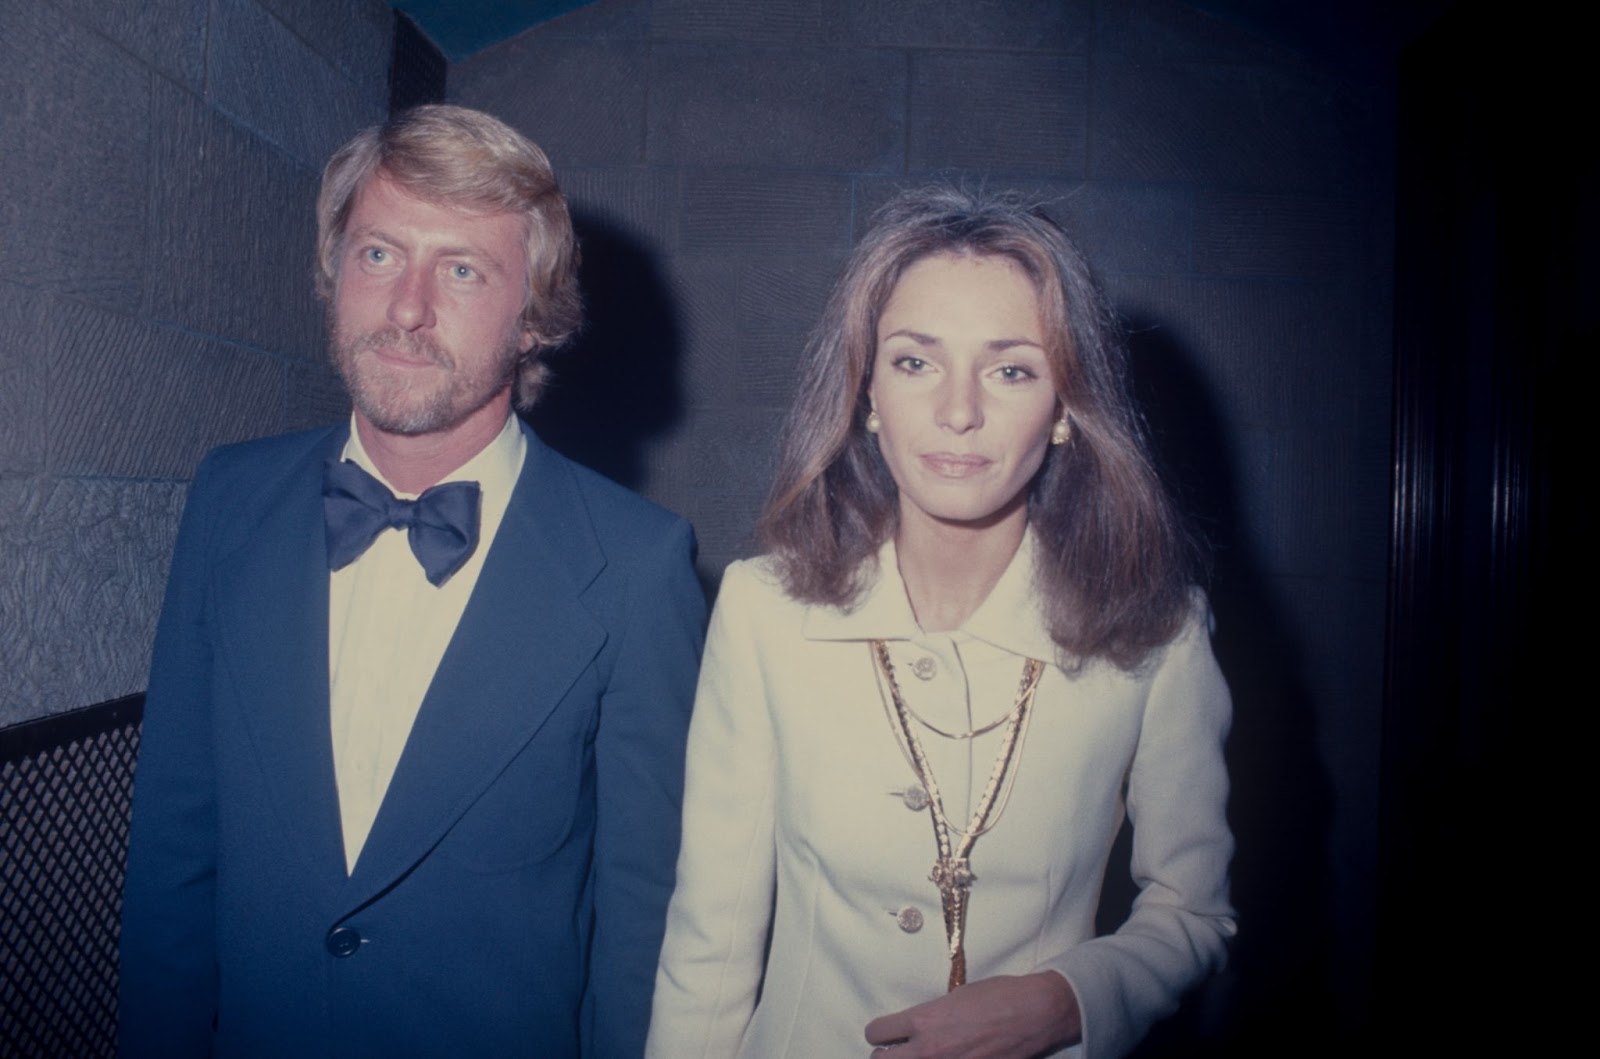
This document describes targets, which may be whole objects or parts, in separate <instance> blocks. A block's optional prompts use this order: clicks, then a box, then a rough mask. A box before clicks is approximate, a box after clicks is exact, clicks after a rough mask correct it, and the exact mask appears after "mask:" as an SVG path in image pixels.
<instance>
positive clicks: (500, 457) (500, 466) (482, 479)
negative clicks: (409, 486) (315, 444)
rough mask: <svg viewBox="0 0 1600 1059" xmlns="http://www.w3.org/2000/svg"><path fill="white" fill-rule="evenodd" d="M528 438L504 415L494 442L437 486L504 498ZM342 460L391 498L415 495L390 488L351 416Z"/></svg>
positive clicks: (517, 471) (512, 485) (513, 482)
mask: <svg viewBox="0 0 1600 1059" xmlns="http://www.w3.org/2000/svg"><path fill="white" fill-rule="evenodd" d="M527 449H528V439H527V438H525V437H523V436H522V429H521V427H519V426H518V424H517V417H516V416H514V415H508V416H506V423H505V426H503V427H501V428H500V433H498V434H496V435H495V436H494V440H493V441H491V442H489V444H487V445H485V446H484V447H483V448H482V449H479V450H478V454H477V455H476V456H474V457H472V459H470V460H468V461H467V462H466V463H463V464H462V465H461V466H460V467H457V468H456V469H455V470H453V471H451V472H450V473H449V474H447V475H445V476H444V477H443V478H441V479H440V480H439V483H438V484H441V485H442V484H444V483H445V482H477V483H478V487H479V488H480V489H482V490H483V493H484V496H485V497H488V496H500V497H507V496H510V495H511V490H512V489H513V488H515V486H516V484H517V476H518V475H519V474H520V473H521V472H522V461H523V458H524V456H525V455H526V453H527ZM341 458H342V459H346V460H350V461H351V462H352V463H354V464H356V466H358V467H360V468H361V469H362V470H364V471H366V472H367V473H368V474H370V475H372V476H373V477H374V478H376V479H377V480H378V481H380V482H382V483H383V484H384V485H385V486H387V487H388V489H389V491H390V492H392V493H394V495H395V496H397V497H400V498H402V499H406V500H414V499H416V497H417V494H416V493H403V492H401V491H400V490H398V489H396V488H395V487H394V483H392V482H390V481H389V479H387V478H385V477H384V476H383V472H382V471H380V470H378V466H377V464H375V463H373V462H372V457H371V456H369V455H367V450H366V448H365V447H364V446H362V444H361V433H360V432H359V431H358V430H356V419H355V416H354V414H352V415H351V416H350V439H349V440H348V441H346V442H345V443H344V452H343V453H342V454H341Z"/></svg>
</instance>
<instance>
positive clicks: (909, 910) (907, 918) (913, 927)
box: [894, 905, 922, 934]
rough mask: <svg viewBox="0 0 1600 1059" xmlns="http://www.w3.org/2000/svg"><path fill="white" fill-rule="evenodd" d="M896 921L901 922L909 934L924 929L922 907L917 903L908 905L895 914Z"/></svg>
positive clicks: (901, 927)
mask: <svg viewBox="0 0 1600 1059" xmlns="http://www.w3.org/2000/svg"><path fill="white" fill-rule="evenodd" d="M894 918H895V922H896V923H898V924H900V929H901V930H903V931H905V932H906V933H907V934H915V933H916V932H917V931H919V930H921V929H922V909H920V908H918V907H917V906H916V905H906V906H905V907H904V908H902V909H901V910H900V911H898V912H896V913H895V914H894Z"/></svg>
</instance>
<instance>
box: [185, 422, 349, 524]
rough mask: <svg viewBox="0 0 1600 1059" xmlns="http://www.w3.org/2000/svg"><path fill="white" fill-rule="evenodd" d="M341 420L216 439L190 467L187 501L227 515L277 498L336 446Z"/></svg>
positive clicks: (313, 471) (251, 508)
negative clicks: (192, 474)
mask: <svg viewBox="0 0 1600 1059" xmlns="http://www.w3.org/2000/svg"><path fill="white" fill-rule="evenodd" d="M345 431H346V427H345V426H344V424H336V425H334V426H326V427H318V428H316V429H314V430H301V431H296V432H294V433H292V434H277V435H273V436H271V437H265V438H256V439H254V440H252V441H238V442H233V443H232V444H228V445H221V446H218V447H217V448H214V449H212V450H211V451H210V452H209V453H207V454H206V458H205V459H204V460H202V461H201V462H200V467H199V469H198V470H197V471H196V472H195V477H194V484H193V485H192V486H191V488H190V491H189V504H190V505H191V506H196V505H198V506H200V507H201V508H203V509H204V510H208V511H216V512H217V513H218V514H219V515H220V516H223V517H227V516H228V514H229V513H230V512H231V513H232V514H234V515H242V514H243V513H244V512H245V511H247V510H254V509H256V508H259V507H263V506H268V507H270V506H271V505H273V504H275V503H277V502H279V501H280V500H281V499H282V497H283V495H284V492H283V491H284V490H285V489H293V488H294V487H296V486H297V485H299V484H301V483H303V482H304V481H305V480H306V475H308V474H312V473H315V472H317V471H318V470H319V469H320V467H321V464H322V461H323V459H325V458H326V454H327V453H329V452H331V451H335V450H336V449H335V447H336V445H337V442H338V440H339V438H340V437H342V436H344V434H345Z"/></svg>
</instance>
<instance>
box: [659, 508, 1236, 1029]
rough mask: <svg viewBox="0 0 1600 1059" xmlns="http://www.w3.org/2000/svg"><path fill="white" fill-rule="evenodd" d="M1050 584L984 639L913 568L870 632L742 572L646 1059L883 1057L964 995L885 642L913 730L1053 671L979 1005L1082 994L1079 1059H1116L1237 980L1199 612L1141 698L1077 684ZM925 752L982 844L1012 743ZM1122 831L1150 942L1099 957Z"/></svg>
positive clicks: (1156, 660)
mask: <svg viewBox="0 0 1600 1059" xmlns="http://www.w3.org/2000/svg"><path fill="white" fill-rule="evenodd" d="M1032 582H1033V562H1032V538H1031V536H1030V537H1029V538H1027V539H1026V540H1025V541H1024V543H1023V547H1022V548H1021V549H1019V551H1018V553H1017V558H1016V559H1014V560H1013V561H1012V563H1011V565H1010V566H1009V567H1008V568H1007V570H1006V572H1005V574H1004V575H1003V576H1002V578H1001V580H1000V582H999V583H998V584H997V585H996V586H995V589H994V591H993V592H992V593H991V594H990V596H989V598H988V600H986V601H985V602H984V604H983V605H982V606H981V607H980V608H979V609H978V610H977V612H975V613H974V614H973V615H972V617H971V618H970V619H969V620H968V621H967V622H966V624H965V625H964V626H963V627H962V629H961V630H959V631H958V632H956V633H954V634H933V635H930V634H927V633H924V632H922V631H921V629H920V628H919V627H918V625H917V623H916V620H915V618H914V617H913V615H912V612H911V608H910V605H909V603H908V602H907V599H906V594H905V588H904V585H903V583H902V582H901V580H900V576H899V573H898V570H897V567H896V562H895V556H894V550H893V545H892V544H890V545H887V546H885V548H884V550H883V552H882V554H880V556H879V573H878V577H877V581H876V584H875V585H874V587H873V588H872V589H871V590H870V592H869V593H868V595H867V596H866V598H865V599H864V600H863V602H862V603H861V604H860V605H859V606H858V607H856V608H855V609H854V610H851V611H849V612H843V611H840V610H838V609H835V608H829V607H814V606H808V605H805V604H801V603H797V602H795V601H794V600H792V599H790V598H789V597H788V596H787V595H786V594H785V593H784V591H783V589H782V588H781V587H780V585H779V583H778V581H777V578H776V576H775V575H774V573H773V571H772V568H771V566H770V564H769V563H767V562H766V561H765V560H755V561H752V562H738V563H734V564H733V565H732V566H730V567H729V568H728V572H727V575H726V577H725V578H724V579H723V582H722V592H721V595H720V597H719V598H718V601H717V606H716V611H715V614H714V615H713V617H712V621H711V630H710V634H709V639H708V641H707V645H706V652H705V658H704V662H703V664H702V668H701V672H700V686H699V692H698V696H697V698H696V702H695V712H694V719H693V722H692V724H691V727H690V732H689V757H688V774H687V786H686V790H685V798H684V822H683V847H682V852H681V854H680V857H679V860H678V877H677V890H676V891H675V893H674V895H673V898H672V904H671V907H670V909H669V911H668V917H667V934H666V941H665V944H664V946H663V949H662V954H661V965H660V968H659V971H658V973H657V977H656V991H655V1002H654V1011H653V1015H652V1019H651V1026H650V1037H649V1043H648V1045H647V1049H646V1054H647V1055H648V1056H653V1057H658V1059H689V1057H695V1056H707V1057H731V1056H752V1057H760V1059H774V1057H779V1056H795V1057H804V1059H833V1057H845V1056H863V1057H864V1056H866V1055H867V1054H868V1052H869V1051H870V1050H871V1049H870V1048H869V1047H868V1045H867V1044H866V1040H865V1037H864V1035H863V1031H864V1029H865V1027H866V1024H867V1022H868V1021H870V1020H871V1019H872V1018H874V1017H876V1016H878V1015H882V1014H886V1013H888V1012H891V1011H897V1010H899V1009H901V1008H904V1007H907V1006H910V1005H912V1004H916V1003H920V1002H922V1001H925V1000H930V999H932V998H934V997H937V996H938V995H940V994H941V993H942V992H943V991H944V988H945V979H946V976H947V974H948V970H949V963H948V960H947V957H946V949H945V937H944V926H943V919H942V916H941V912H940V904H939V892H938V889H937V888H936V887H935V886H934V884H933V883H932V882H930V881H929V879H928V871H929V869H930V868H931V867H932V865H933V862H934V858H935V846H934V836H933V828H932V824H931V821H930V819H929V816H930V814H929V811H928V810H927V809H926V808H925V807H922V802H923V800H922V799H919V798H917V797H916V793H915V792H913V794H912V795H911V796H909V797H908V796H907V795H906V794H905V792H906V791H907V789H908V788H916V787H918V783H917V779H916V776H915V773H914V772H913V770H912V767H911V765H910V763H909V761H908V759H907V757H906V756H905V753H904V752H903V751H902V749H901V747H900V743H899V741H898V739H897V737H896V735H895V730H894V728H893V727H892V726H891V722H890V720H889V717H888V715H887V713H886V710H885V706H884V703H883V701H882V697H881V695H880V691H879V684H878V680H877V677H876V675H875V673H876V667H875V664H874V662H873V659H872V656H871V653H870V649H869V647H868V641H869V640H871V639H882V640H885V641H887V642H888V645H889V652H890V655H891V658H892V659H893V663H894V666H895V671H896V677H897V679H898V683H899V685H900V688H901V690H902V693H903V695H904V698H905V700H906V702H907V704H908V705H909V706H910V708H911V709H912V710H913V711H915V713H916V714H918V715H919V716H920V717H922V718H923V719H924V720H925V721H926V722H928V723H930V724H932V725H935V726H937V727H940V728H943V729H944V730H945V731H947V732H953V733H960V732H966V731H968V730H970V729H973V728H976V727H979V726H982V725H985V724H987V723H988V722H990V721H992V720H994V719H996V718H998V717H1000V716H1001V715H1003V714H1004V713H1006V712H1007V711H1008V710H1009V709H1010V708H1011V706H1012V704H1013V702H1014V701H1015V698H1016V695H1017V690H1018V685H1019V682H1020V680H1021V676H1022V667H1023V661H1024V659H1025V658H1027V657H1033V658H1038V659H1041V660H1043V661H1046V662H1049V663H1051V664H1050V665H1048V666H1047V667H1046V670H1045V673H1044V676H1043V678H1042V680H1041V682H1040V684H1039V688H1038V692H1037V695H1036V698H1035V702H1034V707H1033V718H1032V721H1031V724H1030V727H1029V729H1028V731H1027V734H1026V738H1025V742H1024V743H1023V744H1022V746H1021V748H1020V751H1019V752H1018V756H1017V759H1016V761H1015V762H1014V764H1013V766H1012V767H1013V768H1014V769H1016V770H1017V774H1016V781H1015V787H1014V788H1013V790H1012V792H1011V795H1010V800H1009V803H1008V804H1007V805H1006V806H1005V808H1004V810H1003V813H1002V814H1001V815H1000V816H999V818H998V822H996V823H995V824H994V826H993V828H992V830H990V831H989V832H987V833H986V834H983V835H982V836H981V837H979V838H978V840H977V843H976V845H975V846H974V848H973V852H972V857H971V865H972V869H973V871H974V873H975V874H976V876H977V881H976V882H975V883H974V884H973V887H972V892H971V900H970V908H969V912H968V919H967V941H966V954H967V966H968V978H969V980H971V981H976V980H978V979H980V978H984V977H987V976H990V975H995V974H1025V973H1028V972H1031V971H1038V970H1044V969H1054V970H1056V971H1059V972H1060V973H1061V974H1062V975H1063V976H1065V977H1066V979H1067V981H1068V982H1070V983H1071V985H1072V988H1073V991H1074V992H1075V993H1076V994H1077V997H1078V1002H1079V1005H1080V1006H1081V1008H1082V1012H1083V1026H1084V1043H1083V1044H1082V1045H1080V1046H1078V1047H1077V1048H1073V1049H1070V1050H1069V1051H1068V1053H1067V1054H1069V1055H1072V1056H1090V1057H1093V1059H1106V1057H1113V1056H1118V1055H1122V1054H1123V1053H1125V1052H1127V1051H1128V1050H1130V1049H1131V1048H1132V1047H1133V1045H1134V1044H1135V1043H1137V1041H1138V1040H1139V1038H1140V1037H1141V1036H1142V1035H1143V1034H1144V1032H1145V1031H1146V1029H1148V1027H1149V1026H1150V1024H1151V1023H1152V1022H1153V1021H1154V1020H1155V1019H1157V1018H1159V1017H1160V1016H1162V1015H1163V1014H1166V1013H1168V1012H1169V1011H1171V1010H1172V1009H1173V1008H1174V1007H1175V1006H1176V1004H1177V1002H1178V999H1179V997H1180V996H1181V994H1182V993H1183V991H1184V990H1185V989H1187V988H1188V987H1190V986H1192V985H1194V984H1195V983H1196V982H1197V981H1199V980H1200V979H1201V978H1202V977H1203V976H1205V975H1206V974H1208V973H1210V972H1211V971H1213V970H1215V969H1216V968H1217V967H1219V966H1220V965H1221V963H1222V962H1223V959H1224V956H1225V952H1226V943H1227V939H1228V938H1229V937H1231V936H1232V934H1233V932H1234V924H1233V920H1232V918H1231V916H1232V909H1231V908H1230V907H1229V903H1228V862H1229V859H1230V857H1231V855H1232V850H1233V841H1232V837H1231V835H1230V834H1229V831H1228V827H1227V823H1226V821H1225V819H1224V815H1223V810H1224V803H1225V802H1226V800H1227V790H1228V785H1227V776H1226V773H1225V771H1224V767H1223V759H1222V744H1223V739H1224V737H1225V736H1226V734H1227V729H1228V721H1229V710H1230V702H1229V697H1228V690H1227V687H1226V685H1225V684H1224V683H1223V680H1222V676H1221V673H1220V672H1219V671H1218V669H1217V665H1216V662H1215V660H1214V659H1213V657H1212V653H1211V648H1210V642H1209V636H1208V633H1207V629H1206V624H1205V619H1204V614H1203V610H1202V608H1199V607H1197V608H1196V615H1195V616H1194V617H1193V618H1192V619H1191V620H1190V621H1189V623H1188V624H1187V625H1186V626H1185V628H1184V629H1183V631H1182V633H1181V634H1180V635H1179V636H1178V638H1177V639H1176V640H1174V641H1173V642H1172V643H1171V644H1170V645H1169V646H1167V647H1166V648H1165V649H1163V650H1162V651H1161V652H1159V653H1158V654H1157V655H1156V656H1154V657H1152V659H1151V660H1150V661H1149V662H1147V663H1146V665H1145V666H1144V667H1143V669H1142V670H1141V671H1139V672H1138V673H1135V674H1127V673H1124V672H1121V671H1119V670H1117V669H1115V668H1113V667H1111V666H1109V665H1105V664H1092V665H1089V666H1086V667H1084V668H1083V669H1082V670H1081V671H1080V672H1078V673H1077V674H1076V675H1071V676H1069V675H1067V674H1066V673H1065V672H1063V671H1062V670H1061V669H1060V668H1058V667H1057V666H1056V665H1055V664H1054V660H1055V658H1056V649H1055V645H1054V644H1053V643H1052V642H1051V640H1050V639H1049V636H1048V634H1047V633H1046V632H1045V630H1044V627H1043V624H1042V622H1041V620H1040V618H1039V615H1038V608H1037V605H1036V603H1035V597H1034V594H1033V591H1032ZM919 736H920V738H921V740H922V743H923V746H924V748H925V750H926V752H927V755H928V759H929V764H930V767H931V770H932V772H933V778H934V781H935V782H936V784H937V785H938V787H939V788H940V790H941V791H942V794H943V798H944V804H945V807H946V812H947V815H948V816H949V818H950V820H951V823H952V825H953V826H956V827H959V826H961V825H963V824H965V822H966V820H967V819H968V814H969V813H970V812H971V810H972V807H973V804H974V803H975V802H976V801H977V799H978V798H979V796H980V794H981V793H982V790H983V787H984V784H985V782H986V781H987V779H988V777H989V773H990V770H991V768H992V766H993V764H994V760H995V751H996V749H997V747H998V745H999V739H1000V733H999V732H998V731H995V732H990V733H988V734H986V735H982V736H979V737H977V738H975V739H971V740H953V739H948V738H944V737H941V736H939V735H936V734H934V733H933V732H931V731H930V730H928V729H927V728H922V729H920V730H919ZM1125 812H1126V814H1127V815H1128V816H1130V817H1131V818H1132V820H1133V822H1134V846H1133V865H1132V868H1133V876H1134V880H1135V881H1136V883H1137V884H1138V885H1139V887H1140V892H1139V896H1138V899H1137V901H1136V903H1135V907H1134V911H1133V914H1132V915H1131V916H1130V917H1129V919H1128V920H1127V922H1125V923H1124V924H1123V925H1122V927H1121V928H1120V929H1119V930H1118V931H1117V932H1116V933H1115V934H1112V935H1110V936H1106V937H1099V938H1097V937H1095V936H1094V918H1095V909H1096V905H1097V902H1098V900H1099V896H1100V889H1101V883H1102V881H1103V879H1104V877H1105V871H1106V862H1107V857H1108V854H1109V852H1110V849H1111V844H1112V841H1113V839H1114V838H1115V837H1116V834H1117V831H1118V828H1119V827H1120V826H1121V824H1122V821H1123V816H1124V813H1125ZM919 920H920V929H913V928H917V927H918V921H919ZM769 935H770V950H769V947H768V939H769Z"/></svg>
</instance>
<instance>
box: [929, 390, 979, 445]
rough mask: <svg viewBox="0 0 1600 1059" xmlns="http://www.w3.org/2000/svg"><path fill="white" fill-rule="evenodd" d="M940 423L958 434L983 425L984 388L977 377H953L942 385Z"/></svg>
mask: <svg viewBox="0 0 1600 1059" xmlns="http://www.w3.org/2000/svg"><path fill="white" fill-rule="evenodd" d="M942 391H943V392H942V393H941V394H940V399H939V425H940V426H942V427H944V428H945V429H946V430H951V431H954V432H955V433H957V434H964V433H966V432H967V431H969V430H976V429H977V428H978V427H981V426H982V425H983V389H982V387H981V386H980V385H979V383H978V381H977V380H976V379H962V378H951V379H949V380H948V381H947V382H946V383H945V385H944V386H943V387H942Z"/></svg>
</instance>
